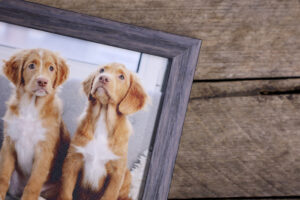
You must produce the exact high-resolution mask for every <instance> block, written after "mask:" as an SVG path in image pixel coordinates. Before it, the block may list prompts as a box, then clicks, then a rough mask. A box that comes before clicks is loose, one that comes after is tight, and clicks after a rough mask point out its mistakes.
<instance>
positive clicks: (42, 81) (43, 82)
mask: <svg viewBox="0 0 300 200" xmlns="http://www.w3.org/2000/svg"><path fill="white" fill-rule="evenodd" d="M36 82H37V84H38V85H39V86H40V87H45V86H46V85H47V84H48V80H47V79H45V78H38V79H37V80H36Z"/></svg>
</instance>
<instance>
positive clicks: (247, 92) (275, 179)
mask: <svg viewBox="0 0 300 200" xmlns="http://www.w3.org/2000/svg"><path fill="white" fill-rule="evenodd" d="M271 85H272V88H271V87H270V86H271ZM297 87H299V80H263V81H242V82H218V83H215V82H213V83H197V84H194V85H193V89H192V99H191V100H190V103H189V106H188V112H187V117H186V120H185V124H184V129H183V135H182V139H181V144H180V149H179V153H178V157H177V162H176V165H175V170H174V176H173V181H172V186H171V191H170V194H169V198H171V199H172V198H207V197H210V198H213V197H254V198H255V197H268V196H294V195H297V196H300V192H299V191H300V183H299V181H300V173H299V172H300V137H299V130H300V123H299V119H300V103H299V102H300V95H298V94H292V95H260V93H259V91H260V90H263V91H264V90H266V89H269V90H273V91H278V90H284V89H285V88H297Z"/></svg>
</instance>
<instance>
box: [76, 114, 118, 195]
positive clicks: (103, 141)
mask: <svg viewBox="0 0 300 200" xmlns="http://www.w3.org/2000/svg"><path fill="white" fill-rule="evenodd" d="M105 116H106V113H105V111H104V109H103V110H102V111H101V114H100V117H99V119H98V122H97V127H96V131H95V134H94V139H93V140H91V141H90V142H89V143H88V144H87V145H86V146H84V147H78V146H76V149H77V152H79V153H81V154H82V155H83V157H84V177H83V181H84V184H87V185H89V186H90V187H92V189H95V190H97V189H98V187H99V180H100V178H102V177H103V176H105V175H106V168H105V164H106V163H107V162H108V161H110V160H116V159H118V156H116V155H115V154H114V153H113V152H112V151H111V150H110V148H109V146H108V141H107V139H108V132H107V128H106V123H105Z"/></svg>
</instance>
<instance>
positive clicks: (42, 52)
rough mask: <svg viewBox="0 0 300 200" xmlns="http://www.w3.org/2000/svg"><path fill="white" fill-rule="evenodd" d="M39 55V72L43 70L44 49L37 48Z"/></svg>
mask: <svg viewBox="0 0 300 200" xmlns="http://www.w3.org/2000/svg"><path fill="white" fill-rule="evenodd" d="M39 55H40V58H41V59H40V61H41V65H40V73H42V71H43V64H44V63H43V56H44V51H43V50H39Z"/></svg>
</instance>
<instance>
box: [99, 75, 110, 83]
mask: <svg viewBox="0 0 300 200" xmlns="http://www.w3.org/2000/svg"><path fill="white" fill-rule="evenodd" d="M99 81H100V82H101V83H108V82H109V78H108V77H107V76H105V75H102V76H100V77H99Z"/></svg>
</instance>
